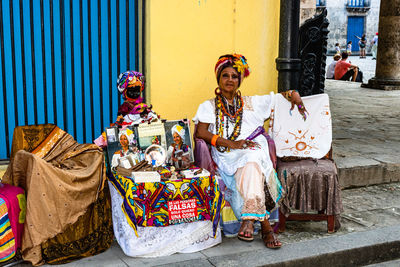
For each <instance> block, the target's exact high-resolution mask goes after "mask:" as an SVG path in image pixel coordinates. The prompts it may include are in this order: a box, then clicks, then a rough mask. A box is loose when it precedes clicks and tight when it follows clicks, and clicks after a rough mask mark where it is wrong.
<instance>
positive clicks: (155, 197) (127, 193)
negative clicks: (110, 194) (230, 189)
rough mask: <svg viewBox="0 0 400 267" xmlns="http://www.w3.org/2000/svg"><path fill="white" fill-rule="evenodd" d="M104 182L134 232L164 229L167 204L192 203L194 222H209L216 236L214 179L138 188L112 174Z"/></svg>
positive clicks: (219, 197)
mask: <svg viewBox="0 0 400 267" xmlns="http://www.w3.org/2000/svg"><path fill="white" fill-rule="evenodd" d="M108 178H109V180H110V182H111V183H112V184H113V185H114V186H115V188H116V189H117V191H118V192H119V194H120V195H121V196H122V198H123V200H124V201H123V204H122V210H123V211H124V213H125V215H126V217H127V220H128V222H129V224H130V225H131V226H132V228H133V229H134V230H135V232H136V229H137V226H155V227H164V226H168V225H169V217H168V201H171V200H186V199H196V203H197V214H198V220H199V221H200V220H211V221H212V223H213V231H214V235H215V234H216V230H217V227H218V222H219V217H220V211H221V208H222V207H223V205H224V200H223V198H222V194H221V193H220V190H219V186H218V183H217V181H216V179H215V176H206V177H200V178H196V179H191V180H187V181H165V182H164V181H163V182H159V183H140V184H137V183H135V182H134V181H133V180H132V178H130V177H125V176H121V175H117V174H114V173H110V174H109V175H108ZM136 234H137V232H136Z"/></svg>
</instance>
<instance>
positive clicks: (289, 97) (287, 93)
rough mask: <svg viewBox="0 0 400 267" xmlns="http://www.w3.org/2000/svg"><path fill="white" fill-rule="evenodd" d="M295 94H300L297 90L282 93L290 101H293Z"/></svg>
mask: <svg viewBox="0 0 400 267" xmlns="http://www.w3.org/2000/svg"><path fill="white" fill-rule="evenodd" d="M293 92H297V93H298V91H297V90H288V91H285V92H282V93H281V94H282V95H283V97H284V98H286V99H287V100H288V101H292V94H293Z"/></svg>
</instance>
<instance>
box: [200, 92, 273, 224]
mask: <svg viewBox="0 0 400 267" xmlns="http://www.w3.org/2000/svg"><path fill="white" fill-rule="evenodd" d="M274 99H275V95H274V94H273V93H271V95H263V96H258V95H256V96H247V97H243V118H242V126H241V131H240V135H239V137H238V138H237V139H236V140H244V139H246V138H247V137H249V136H250V135H251V134H252V133H253V132H254V131H255V130H256V129H257V128H258V127H260V126H261V127H263V126H264V122H265V120H267V119H268V118H269V117H270V115H271V110H272V107H273V104H274ZM215 120H216V117H215V100H214V99H212V100H207V101H205V102H203V103H202V104H200V106H199V108H198V110H197V113H196V116H195V117H194V119H193V121H194V122H195V123H196V124H197V123H198V122H202V123H209V124H210V125H209V129H208V130H209V131H210V132H211V133H214V134H216V129H215ZM228 123H229V124H228V128H229V130H228V131H229V132H228V133H226V129H224V136H223V137H224V138H227V137H228V136H229V135H230V134H231V133H232V131H233V128H234V124H233V123H231V122H230V121H229V122H228ZM253 141H255V142H256V143H258V144H259V145H260V146H259V147H254V148H247V149H231V150H230V151H229V152H224V153H222V152H219V151H218V150H217V149H216V148H215V147H212V150H211V154H212V157H213V159H214V161H215V163H216V164H217V166H218V173H219V175H220V176H221V178H222V180H223V181H224V183H225V185H226V187H227V190H226V191H225V199H226V200H227V201H228V202H229V203H230V204H231V206H232V209H233V212H234V214H235V216H236V218H238V219H255V220H260V221H262V220H264V219H265V218H268V216H269V212H268V211H267V210H266V206H265V204H264V203H265V193H264V181H265V182H266V184H270V183H271V182H274V181H276V180H277V178H276V175H275V170H274V169H273V165H272V162H271V159H270V156H269V149H268V143H267V139H266V138H265V137H264V136H263V135H259V136H258V137H256V138H255V139H254V140H253ZM278 183H279V182H278ZM277 199H278V198H277Z"/></svg>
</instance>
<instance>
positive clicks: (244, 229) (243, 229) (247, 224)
mask: <svg viewBox="0 0 400 267" xmlns="http://www.w3.org/2000/svg"><path fill="white" fill-rule="evenodd" d="M249 229H250V231H249ZM249 232H251V233H249ZM246 233H247V235H246ZM253 233H254V222H253V221H250V220H243V222H242V225H241V226H240V229H239V233H238V238H239V239H240V240H243V241H247V242H251V241H253V240H254V236H253Z"/></svg>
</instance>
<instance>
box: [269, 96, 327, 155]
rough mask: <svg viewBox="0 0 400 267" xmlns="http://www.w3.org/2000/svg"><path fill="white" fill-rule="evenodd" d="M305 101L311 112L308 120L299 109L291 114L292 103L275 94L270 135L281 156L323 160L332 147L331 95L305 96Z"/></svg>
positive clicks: (277, 152) (277, 153)
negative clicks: (304, 118)
mask: <svg viewBox="0 0 400 267" xmlns="http://www.w3.org/2000/svg"><path fill="white" fill-rule="evenodd" d="M302 100H303V103H304V105H305V107H306V109H307V111H308V113H309V114H307V120H306V121H304V120H303V117H302V116H301V114H300V113H299V111H298V108H297V106H296V107H295V108H294V109H293V110H292V112H291V113H290V108H291V104H290V102H289V101H287V100H286V99H285V98H284V97H283V96H282V95H281V94H277V95H276V98H275V101H276V102H275V109H274V120H273V126H272V132H270V135H271V136H272V138H273V139H274V141H275V145H276V155H277V156H278V157H293V156H294V157H306V158H315V159H320V158H322V157H324V156H325V155H326V154H327V153H328V152H329V150H330V148H331V145H332V120H331V112H330V109H329V97H328V95H327V94H318V95H312V96H306V97H302Z"/></svg>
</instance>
